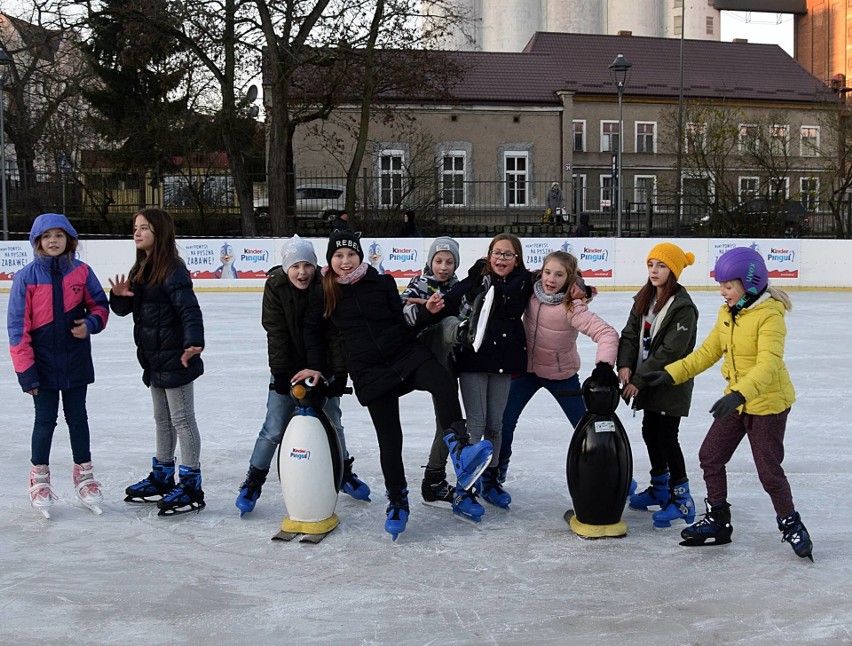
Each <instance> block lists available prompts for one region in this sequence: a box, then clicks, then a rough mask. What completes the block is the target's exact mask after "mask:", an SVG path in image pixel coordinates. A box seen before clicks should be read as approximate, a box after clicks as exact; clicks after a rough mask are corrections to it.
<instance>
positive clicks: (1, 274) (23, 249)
mask: <svg viewBox="0 0 852 646" xmlns="http://www.w3.org/2000/svg"><path fill="white" fill-rule="evenodd" d="M32 260H33V248H32V246H30V243H29V242H25V241H20V242H0V280H12V277H13V276H14V275H15V272H16V271H18V270H19V269H23V268H24V267H26V266H27V265H28V264H30V263H31V262H32Z"/></svg>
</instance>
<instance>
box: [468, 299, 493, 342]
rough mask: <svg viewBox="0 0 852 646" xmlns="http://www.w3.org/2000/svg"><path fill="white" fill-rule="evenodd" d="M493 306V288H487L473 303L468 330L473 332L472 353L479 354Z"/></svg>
mask: <svg viewBox="0 0 852 646" xmlns="http://www.w3.org/2000/svg"><path fill="white" fill-rule="evenodd" d="M493 306H494V286H493V285H492V286H491V287H489V288H488V291H487V292H485V295H484V296H483V295H482V294H480V295H479V296H477V297H476V300H475V301H474V302H473V313H472V314H471V316H470V328H471V331H472V332H473V340H472V342H471V345H472V346H473V349H474V351H476V352H479V348H481V347H482V343H483V342H484V341H485V334H486V333H487V332H488V319H489V318H490V317H491V308H492V307H493Z"/></svg>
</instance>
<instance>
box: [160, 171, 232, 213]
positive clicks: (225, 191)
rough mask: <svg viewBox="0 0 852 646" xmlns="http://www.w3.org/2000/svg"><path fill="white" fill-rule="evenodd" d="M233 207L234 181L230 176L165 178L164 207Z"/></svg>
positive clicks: (174, 176)
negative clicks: (201, 205)
mask: <svg viewBox="0 0 852 646" xmlns="http://www.w3.org/2000/svg"><path fill="white" fill-rule="evenodd" d="M200 204H204V205H206V206H233V205H234V180H233V178H232V177H231V176H230V175H208V176H207V177H187V176H185V175H166V176H164V177H163V207H172V208H174V207H181V206H191V207H197V206H199V205H200Z"/></svg>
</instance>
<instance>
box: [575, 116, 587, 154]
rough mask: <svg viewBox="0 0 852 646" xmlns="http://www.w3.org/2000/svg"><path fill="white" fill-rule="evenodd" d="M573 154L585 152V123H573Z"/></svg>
mask: <svg viewBox="0 0 852 646" xmlns="http://www.w3.org/2000/svg"><path fill="white" fill-rule="evenodd" d="M574 152H575V153H584V152H586V122H585V121H575V122H574Z"/></svg>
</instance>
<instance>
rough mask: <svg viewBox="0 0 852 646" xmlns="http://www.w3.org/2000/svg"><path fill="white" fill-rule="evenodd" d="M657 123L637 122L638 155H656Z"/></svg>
mask: <svg viewBox="0 0 852 646" xmlns="http://www.w3.org/2000/svg"><path fill="white" fill-rule="evenodd" d="M656 131H657V124H656V123H648V122H642V121H637V122H636V152H637V153H655V152H657V141H656V136H655V135H656Z"/></svg>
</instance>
